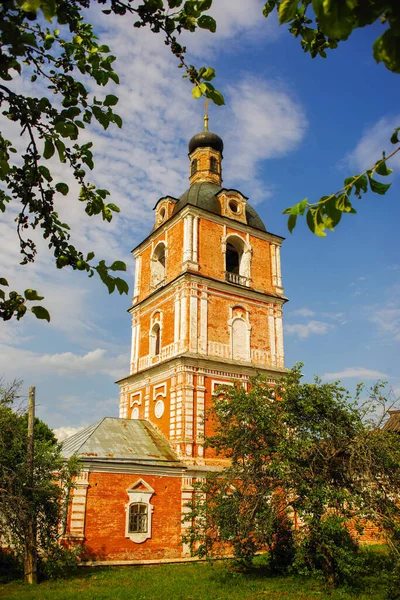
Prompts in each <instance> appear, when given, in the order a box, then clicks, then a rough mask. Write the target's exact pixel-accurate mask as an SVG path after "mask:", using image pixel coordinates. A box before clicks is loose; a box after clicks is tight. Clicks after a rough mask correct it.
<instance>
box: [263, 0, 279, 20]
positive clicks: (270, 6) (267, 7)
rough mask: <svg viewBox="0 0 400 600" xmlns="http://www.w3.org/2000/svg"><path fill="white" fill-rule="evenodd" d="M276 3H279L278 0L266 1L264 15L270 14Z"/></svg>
mask: <svg viewBox="0 0 400 600" xmlns="http://www.w3.org/2000/svg"><path fill="white" fill-rule="evenodd" d="M276 3H277V0H268V2H266V3H265V4H264V8H263V15H264V17H268V15H269V14H270V13H271V12H272V11H273V10H274V8H275V6H276Z"/></svg>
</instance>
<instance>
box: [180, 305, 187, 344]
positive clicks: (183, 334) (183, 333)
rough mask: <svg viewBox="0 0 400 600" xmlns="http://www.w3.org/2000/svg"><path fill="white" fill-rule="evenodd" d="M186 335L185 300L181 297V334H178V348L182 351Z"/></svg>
mask: <svg viewBox="0 0 400 600" xmlns="http://www.w3.org/2000/svg"><path fill="white" fill-rule="evenodd" d="M186 335H187V298H186V296H183V298H181V332H180V346H181V349H184V348H185V346H186Z"/></svg>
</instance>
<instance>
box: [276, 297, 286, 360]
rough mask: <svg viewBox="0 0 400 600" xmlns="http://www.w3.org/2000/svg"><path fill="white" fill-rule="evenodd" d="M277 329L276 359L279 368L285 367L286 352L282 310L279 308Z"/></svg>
mask: <svg viewBox="0 0 400 600" xmlns="http://www.w3.org/2000/svg"><path fill="white" fill-rule="evenodd" d="M275 327H276V358H277V366H278V367H283V365H284V350H283V323H282V309H281V308H279V310H278V311H277V314H276V317H275Z"/></svg>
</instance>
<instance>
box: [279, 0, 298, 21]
mask: <svg viewBox="0 0 400 600" xmlns="http://www.w3.org/2000/svg"><path fill="white" fill-rule="evenodd" d="M297 6H298V0H282V2H281V3H280V5H279V11H278V14H279V23H280V24H282V23H289V21H291V20H292V19H293V17H294V16H295V15H296V12H297Z"/></svg>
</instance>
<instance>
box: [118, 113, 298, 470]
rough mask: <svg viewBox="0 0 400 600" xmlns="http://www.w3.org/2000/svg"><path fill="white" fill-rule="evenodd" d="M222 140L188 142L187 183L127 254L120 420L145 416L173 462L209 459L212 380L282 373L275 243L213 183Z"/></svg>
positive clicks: (247, 209) (201, 136)
mask: <svg viewBox="0 0 400 600" xmlns="http://www.w3.org/2000/svg"><path fill="white" fill-rule="evenodd" d="M222 153H223V141H222V139H221V138H220V137H219V136H218V135H216V134H215V133H212V132H211V131H209V130H208V117H207V116H206V118H205V123H204V130H203V131H202V132H201V133H198V134H196V135H195V136H193V137H192V139H191V140H190V142H189V182H190V186H189V188H188V189H187V190H186V191H185V192H184V193H183V194H182V195H181V196H179V197H178V198H176V197H174V196H164V197H162V198H160V199H159V200H158V202H157V203H156V205H155V207H154V211H155V224H154V227H153V229H152V231H151V232H150V234H149V235H148V236H147V237H146V238H145V239H144V240H143V241H142V242H141V243H140V244H139V245H138V246H137V247H136V248H135V249H134V250H133V255H134V257H135V260H136V269H135V285H134V294H133V299H132V307H131V308H130V310H129V312H130V314H131V317H132V346H131V360H130V374H129V375H127V376H126V377H124V378H123V379H121V380H120V381H119V382H118V383H119V385H120V417H124V418H132V419H145V420H148V421H150V422H151V423H152V424H153V425H154V426H155V427H156V428H157V429H159V431H161V432H162V433H163V435H164V436H165V437H166V438H167V439H168V441H169V442H170V444H171V445H172V447H173V448H174V449H175V451H176V452H177V454H178V455H179V456H180V458H181V460H183V461H186V462H187V463H188V464H193V465H196V464H197V465H204V464H206V465H212V464H213V463H214V462H215V458H213V456H212V455H211V454H210V453H209V450H208V449H205V448H204V443H203V442H204V436H205V435H207V428H208V424H207V422H204V418H203V417H204V411H205V410H206V409H207V408H208V406H209V405H210V403H211V401H212V395H213V393H214V392H215V390H216V388H217V387H218V386H219V385H221V384H231V383H232V382H233V381H238V382H240V383H241V384H242V385H243V386H245V387H246V386H247V385H248V381H249V378H250V377H251V376H252V375H255V374H256V373H257V372H261V373H263V374H264V375H266V376H267V377H268V378H270V379H271V382H273V381H274V379H275V378H276V377H277V376H279V375H280V374H281V373H283V370H284V350H283V328H282V306H283V304H284V303H285V302H286V300H287V299H286V298H285V296H284V292H283V287H282V279H281V265H280V247H281V244H282V241H283V238H282V237H280V236H277V235H274V234H272V233H269V232H268V231H267V230H266V227H265V225H264V223H263V222H262V220H261V219H260V217H259V215H258V214H257V213H256V211H255V210H254V209H253V208H252V207H251V205H250V204H249V202H248V198H247V197H246V196H245V195H243V194H242V193H241V192H239V191H238V190H235V189H229V188H226V187H222V159H223V154H222Z"/></svg>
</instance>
